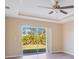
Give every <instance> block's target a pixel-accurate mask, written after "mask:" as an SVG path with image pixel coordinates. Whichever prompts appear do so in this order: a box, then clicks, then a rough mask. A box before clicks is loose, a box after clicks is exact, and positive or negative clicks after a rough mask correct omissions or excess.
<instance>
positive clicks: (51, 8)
mask: <svg viewBox="0 0 79 59" xmlns="http://www.w3.org/2000/svg"><path fill="white" fill-rule="evenodd" d="M38 7H40V8H48V9H53V8H52V7H45V6H38Z"/></svg>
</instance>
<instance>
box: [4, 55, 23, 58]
mask: <svg viewBox="0 0 79 59" xmlns="http://www.w3.org/2000/svg"><path fill="white" fill-rule="evenodd" d="M14 57H22V55H16V56H5V58H14Z"/></svg>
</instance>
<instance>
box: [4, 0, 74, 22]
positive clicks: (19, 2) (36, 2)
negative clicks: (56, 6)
mask: <svg viewBox="0 0 79 59" xmlns="http://www.w3.org/2000/svg"><path fill="white" fill-rule="evenodd" d="M5 1H6V4H5V5H6V6H9V7H10V9H6V10H5V12H6V16H11V15H13V16H19V17H22V16H20V15H18V13H19V12H20V13H23V14H25V15H27V16H24V17H32V18H40V19H46V20H49V21H63V20H65V19H64V18H67V17H68V16H71V15H74V11H73V10H74V9H73V8H71V9H64V10H65V11H67V12H68V14H62V13H60V12H59V11H58V10H57V13H56V12H54V13H52V14H48V13H49V12H50V11H52V10H51V9H46V8H39V7H38V6H49V7H51V5H52V2H51V0H5ZM59 2H60V5H61V6H68V5H74V1H73V0H59Z"/></svg>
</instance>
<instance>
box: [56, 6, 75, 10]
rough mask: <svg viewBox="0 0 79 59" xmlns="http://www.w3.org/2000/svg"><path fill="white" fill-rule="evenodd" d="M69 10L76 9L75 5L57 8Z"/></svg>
mask: <svg viewBox="0 0 79 59" xmlns="http://www.w3.org/2000/svg"><path fill="white" fill-rule="evenodd" d="M69 8H74V6H73V5H71V6H63V7H59V8H57V9H69Z"/></svg>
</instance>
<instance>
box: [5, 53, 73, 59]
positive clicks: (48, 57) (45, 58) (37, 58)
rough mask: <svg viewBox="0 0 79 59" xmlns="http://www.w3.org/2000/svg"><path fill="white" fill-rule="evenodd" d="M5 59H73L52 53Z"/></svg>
mask: <svg viewBox="0 0 79 59" xmlns="http://www.w3.org/2000/svg"><path fill="white" fill-rule="evenodd" d="M6 59H74V56H73V55H69V54H66V53H53V54H46V53H44V54H37V55H25V56H23V57H17V58H16V57H15V58H6Z"/></svg>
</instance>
